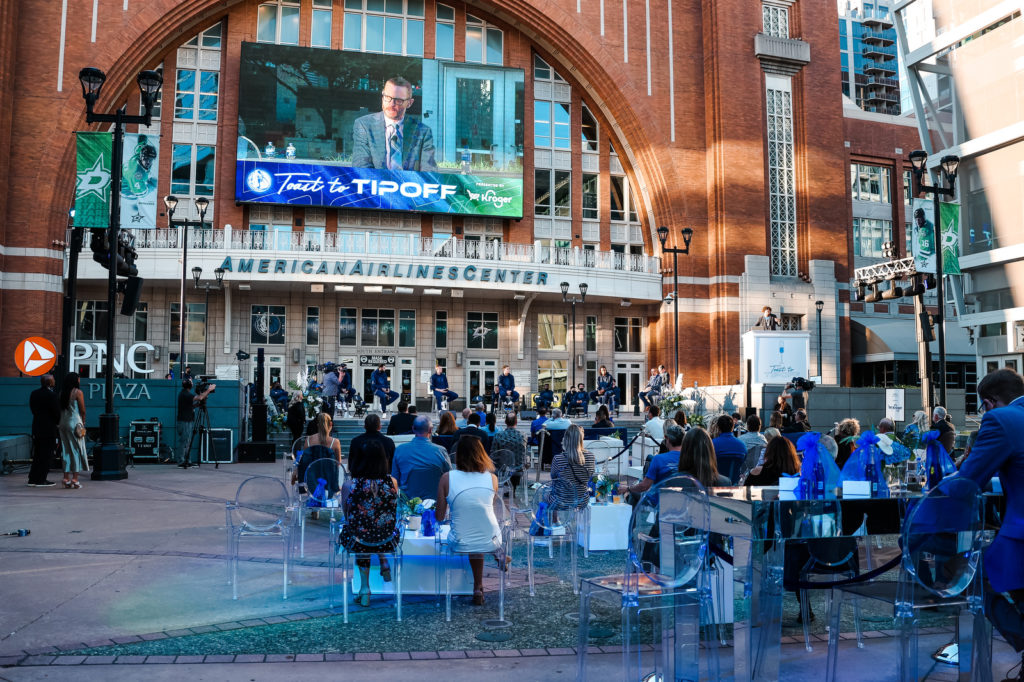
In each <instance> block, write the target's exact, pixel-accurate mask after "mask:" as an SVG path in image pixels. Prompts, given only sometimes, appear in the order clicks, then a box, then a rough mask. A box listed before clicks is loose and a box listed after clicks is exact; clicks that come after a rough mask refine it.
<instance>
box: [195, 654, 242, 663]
mask: <svg viewBox="0 0 1024 682" xmlns="http://www.w3.org/2000/svg"><path fill="white" fill-rule="evenodd" d="M234 660H235V655H234V654H211V655H209V656H207V657H206V658H205V659H204V660H203V663H233V662H234Z"/></svg>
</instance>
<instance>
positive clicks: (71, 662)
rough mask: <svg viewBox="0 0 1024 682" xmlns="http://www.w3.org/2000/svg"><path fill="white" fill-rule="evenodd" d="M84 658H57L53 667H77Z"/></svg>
mask: <svg viewBox="0 0 1024 682" xmlns="http://www.w3.org/2000/svg"><path fill="white" fill-rule="evenodd" d="M85 658H86V657H85V656H58V657H57V659H56V660H55V661H54V662H53V665H78V664H80V663H81V662H82V661H84V660H85Z"/></svg>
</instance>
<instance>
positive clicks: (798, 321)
mask: <svg viewBox="0 0 1024 682" xmlns="http://www.w3.org/2000/svg"><path fill="white" fill-rule="evenodd" d="M803 317H804V316H803V315H790V314H788V313H782V314H781V315H779V329H785V330H787V331H800V330H801V329H803V327H802V326H801V325H802V324H803Z"/></svg>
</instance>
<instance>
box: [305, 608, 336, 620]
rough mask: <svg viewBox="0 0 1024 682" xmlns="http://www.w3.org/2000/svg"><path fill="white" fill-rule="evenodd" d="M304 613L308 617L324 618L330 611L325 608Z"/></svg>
mask: <svg viewBox="0 0 1024 682" xmlns="http://www.w3.org/2000/svg"><path fill="white" fill-rule="evenodd" d="M306 615H307V616H309V617H310V618H326V617H327V616H329V615H331V612H330V611H328V610H326V609H318V610H316V611H309V612H308V613H306Z"/></svg>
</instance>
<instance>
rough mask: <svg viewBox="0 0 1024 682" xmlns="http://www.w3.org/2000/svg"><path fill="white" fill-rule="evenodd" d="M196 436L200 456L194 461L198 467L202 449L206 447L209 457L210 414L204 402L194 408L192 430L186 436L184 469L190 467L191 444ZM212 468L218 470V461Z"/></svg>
mask: <svg viewBox="0 0 1024 682" xmlns="http://www.w3.org/2000/svg"><path fill="white" fill-rule="evenodd" d="M196 435H199V453H200V454H199V457H198V458H197V459H196V466H199V465H200V462H201V461H202V459H203V457H202V453H203V447H204V446H205V447H206V452H207V457H209V448H210V413H209V412H208V411H207V410H206V401H205V400H204V401H203V402H201V403H199V405H197V406H196V418H195V419H194V420H192V430H191V431H190V432H189V434H188V445H187V446H186V448H185V461H184V462H183V464H185V465H186V467H187V466H191V464H190V459H191V458H192V443H193V442H194V441H195V438H196ZM214 468H215V469H219V468H220V462H219V461H218V462H217V463H216V465H215V466H214Z"/></svg>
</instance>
